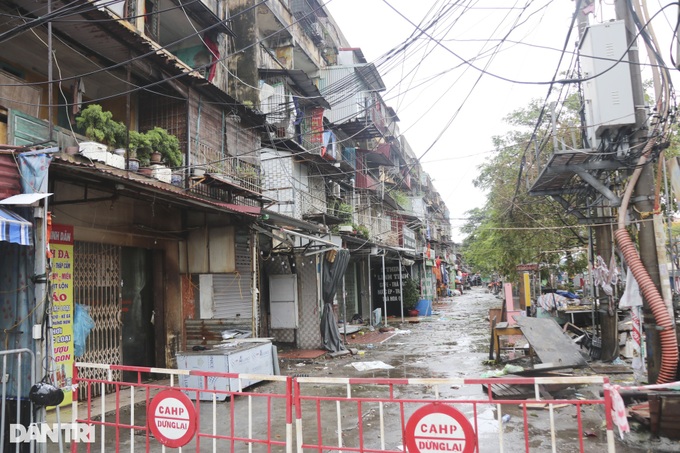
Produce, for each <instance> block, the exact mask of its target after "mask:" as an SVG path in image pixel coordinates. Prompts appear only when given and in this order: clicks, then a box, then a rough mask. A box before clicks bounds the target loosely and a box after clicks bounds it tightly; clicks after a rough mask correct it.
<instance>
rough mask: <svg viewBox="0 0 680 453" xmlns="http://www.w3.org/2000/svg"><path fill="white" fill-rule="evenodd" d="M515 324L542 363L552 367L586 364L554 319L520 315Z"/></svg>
mask: <svg viewBox="0 0 680 453" xmlns="http://www.w3.org/2000/svg"><path fill="white" fill-rule="evenodd" d="M517 325H518V326H519V328H520V329H521V330H522V334H524V336H525V337H526V339H527V341H528V342H529V344H530V345H531V347H532V348H533V349H534V351H535V352H536V355H537V356H538V358H539V359H541V362H543V363H544V364H550V367H551V368H553V369H558V368H577V367H584V366H587V363H586V360H585V358H584V357H583V355H581V352H580V350H579V349H578V347H577V346H576V345H575V344H574V343H573V342H572V341H571V339H570V338H569V337H568V336H567V335H566V334H565V333H564V332H563V331H562V328H561V327H560V326H559V324H557V322H556V321H555V320H554V319H552V318H530V317H527V316H520V317H518V318H517Z"/></svg>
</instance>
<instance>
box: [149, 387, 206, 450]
mask: <svg viewBox="0 0 680 453" xmlns="http://www.w3.org/2000/svg"><path fill="white" fill-rule="evenodd" d="M146 418H147V424H148V426H149V429H150V430H151V432H152V433H153V435H154V436H155V437H156V439H158V441H159V442H160V443H162V444H163V445H165V446H166V447H171V448H177V447H183V446H184V445H186V444H188V443H189V441H190V440H191V439H192V438H193V437H194V433H196V409H195V408H194V403H192V402H191V400H190V399H189V397H188V396H186V395H185V394H184V393H182V392H180V391H179V390H163V391H162V392H160V393H158V395H156V396H155V397H154V398H153V399H152V400H151V404H150V405H149V407H148V408H147V410H146Z"/></svg>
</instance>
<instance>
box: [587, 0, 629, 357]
mask: <svg viewBox="0 0 680 453" xmlns="http://www.w3.org/2000/svg"><path fill="white" fill-rule="evenodd" d="M592 3H593V0H583V1H581V2H576V7H577V8H579V9H580V11H576V15H577V16H576V17H577V19H578V32H579V40H582V39H583V34H584V33H585V31H586V28H587V27H588V14H587V13H583V10H584V9H587V8H588V7H589V6H590V5H591V4H592ZM591 146H592V144H591ZM595 209H596V210H597V215H596V216H595V217H596V218H605V215H604V214H605V212H604V211H605V209H606V210H607V211H610V210H611V208H595ZM589 228H592V229H593V232H594V233H595V255H596V256H597V255H599V256H601V257H602V259H603V260H604V262H605V263H607V265H609V262H610V259H611V256H612V252H613V250H612V233H611V228H610V227H609V225H600V226H595V227H589ZM592 259H593V264H594V260H595V257H594V256H593V257H592ZM593 297H597V300H598V302H599V304H600V310H598V316H599V323H600V327H601V331H600V336H601V339H602V347H601V351H602V352H601V355H600V359H601V360H604V361H610V360H613V359H615V358H616V357H618V354H619V332H618V318H617V315H616V310H614V313H613V314H610V313H609V310H608V308H607V305H609V303H610V300H609V296H607V295H606V294H604V292H598V291H595V293H594V294H593Z"/></svg>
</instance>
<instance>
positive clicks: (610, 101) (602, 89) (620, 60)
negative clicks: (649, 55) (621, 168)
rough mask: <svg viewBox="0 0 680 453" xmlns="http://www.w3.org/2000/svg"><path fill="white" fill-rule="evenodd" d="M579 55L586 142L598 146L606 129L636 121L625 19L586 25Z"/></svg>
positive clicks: (593, 146) (631, 123)
mask: <svg viewBox="0 0 680 453" xmlns="http://www.w3.org/2000/svg"><path fill="white" fill-rule="evenodd" d="M579 58H580V62H581V69H582V78H583V79H584V82H583V96H584V102H585V113H586V122H587V131H588V142H589V143H590V146H591V147H592V148H597V146H598V145H599V142H600V139H601V137H602V134H603V133H604V132H605V131H607V130H609V131H610V132H612V131H613V130H615V129H617V128H619V127H622V126H629V125H634V124H635V103H634V102H633V90H632V88H631V86H632V84H631V75H630V67H629V63H628V44H627V41H626V26H625V23H624V21H622V20H617V21H611V22H605V23H602V24H594V25H591V26H589V27H588V28H587V29H586V32H585V34H584V35H583V38H582V39H581V45H580V47H579ZM612 135H613V134H612Z"/></svg>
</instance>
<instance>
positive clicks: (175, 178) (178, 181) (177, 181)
mask: <svg viewBox="0 0 680 453" xmlns="http://www.w3.org/2000/svg"><path fill="white" fill-rule="evenodd" d="M170 184H172V185H173V186H177V187H182V175H172V176H171V177H170Z"/></svg>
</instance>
